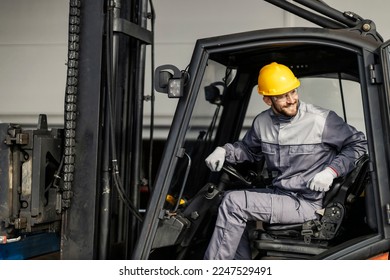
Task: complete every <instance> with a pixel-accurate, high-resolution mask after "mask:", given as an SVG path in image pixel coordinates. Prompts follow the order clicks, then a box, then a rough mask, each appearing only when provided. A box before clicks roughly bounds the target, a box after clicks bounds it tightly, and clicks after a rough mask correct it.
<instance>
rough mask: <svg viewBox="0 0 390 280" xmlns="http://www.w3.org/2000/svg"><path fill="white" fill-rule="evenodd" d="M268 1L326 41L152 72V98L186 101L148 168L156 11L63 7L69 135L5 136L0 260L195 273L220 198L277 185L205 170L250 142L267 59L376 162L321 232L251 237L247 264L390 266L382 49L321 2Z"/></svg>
mask: <svg viewBox="0 0 390 280" xmlns="http://www.w3.org/2000/svg"><path fill="white" fill-rule="evenodd" d="M266 1H267V2H269V3H271V4H273V5H276V6H279V7H280V8H282V9H284V10H286V11H289V12H291V13H294V14H296V15H298V16H301V17H303V18H305V19H307V20H309V21H312V22H313V23H316V24H317V25H319V26H320V27H316V28H314V27H312V28H307V27H305V28H300V27H296V28H275V29H266V30H258V31H252V32H245V33H239V34H232V35H225V36H218V37H215V38H206V39H200V40H198V41H197V43H196V46H195V48H194V52H193V56H192V59H191V62H190V64H189V66H188V68H187V69H186V70H183V71H180V70H179V69H177V68H176V67H174V66H172V65H163V66H160V67H157V68H156V70H155V72H154V75H152V76H154V86H155V89H156V90H157V91H160V92H165V93H167V95H168V96H169V97H173V98H179V101H178V105H177V108H176V112H175V115H174V119H173V122H172V125H171V128H170V132H169V136H168V139H167V141H166V142H165V143H164V150H163V154H162V155H161V156H160V155H159V156H158V157H157V159H156V158H153V156H155V155H156V153H155V152H154V150H153V144H154V143H153V137H152V136H153V133H152V132H153V124H152V123H151V137H150V139H149V140H147V141H145V140H144V139H142V133H141V131H142V128H143V127H144V123H143V119H142V116H143V108H144V107H143V106H144V105H143V104H144V102H146V101H150V104H152V109H153V99H154V96H153V93H151V94H150V95H148V94H145V93H144V75H145V56H146V48H147V47H148V46H149V47H151V53H152V54H153V26H154V10H153V5H152V2H151V1H149V2H148V1H142V0H138V1H136V0H133V1H131V0H128V1H125V0H122V1H120V0H116V1H115V0H114V1H112V0H109V1H104V0H70V9H69V11H70V16H69V52H68V76H67V80H66V81H67V84H66V92H65V103H64V104H65V116H64V127H62V128H55V129H54V128H53V129H50V128H49V126H48V124H47V122H48V121H47V120H46V117H45V116H44V115H41V116H40V117H39V120H38V126H37V128H36V129H35V130H34V129H30V130H26V129H23V128H21V127H20V126H19V125H16V124H1V125H0V136H1V139H2V140H3V142H2V143H1V146H0V158H1V163H0V166H1V170H0V172H1V174H2V176H1V178H0V243H2V244H0V259H12V258H39V257H42V256H46V257H47V256H48V255H49V256H52V257H53V258H59V259H201V258H202V257H203V253H204V250H205V248H206V246H207V244H208V240H209V238H210V235H211V232H212V230H213V228H214V222H215V217H216V211H217V207H218V203H219V201H220V199H221V197H222V196H223V193H224V192H225V191H227V190H229V189H232V188H240V187H245V188H255V187H261V186H262V185H264V184H267V183H269V181H270V180H272V172H268V170H267V168H266V164H264V163H256V164H249V163H248V164H246V163H245V164H242V165H241V164H240V165H237V166H225V167H224V170H223V171H222V172H220V173H211V172H209V170H208V169H207V168H206V166H205V164H204V159H205V157H206V156H207V155H208V154H209V153H210V152H211V151H212V150H213V149H214V148H215V147H216V146H218V145H223V144H224V143H226V142H231V141H235V140H237V139H239V138H240V137H241V135H242V133H243V132H245V129H247V128H248V125H249V124H250V122H251V119H252V118H253V116H252V115H251V114H250V111H251V110H250V108H251V106H253V104H255V101H254V100H253V98H254V96H256V95H255V94H252V93H253V89H254V88H255V86H256V81H257V75H258V70H259V69H260V68H261V66H262V65H265V64H266V63H269V62H271V61H278V62H280V63H284V64H286V65H289V66H290V67H293V68H294V72H295V74H296V75H297V76H298V77H299V78H300V79H301V80H302V85H303V88H305V85H307V87H308V88H310V85H312V84H313V83H312V82H313V81H315V83H319V82H320V83H323V84H321V85H325V86H323V88H324V89H326V90H325V91H323V92H320V94H318V95H310V94H308V95H304V94H302V97H301V98H308V99H310V100H311V101H313V102H314V103H315V102H318V103H320V105H326V106H328V107H330V108H332V109H334V110H336V111H337V112H338V113H340V114H341V115H342V116H344V119H345V120H346V121H348V122H351V123H353V124H356V125H358V126H361V128H362V129H363V130H364V131H365V134H366V136H367V140H368V144H369V154H368V157H367V158H365V159H364V160H362V164H361V165H359V168H357V170H356V171H354V172H352V173H351V175H350V176H349V177H347V178H342V180H341V181H338V182H336V184H335V186H333V190H334V191H333V192H331V193H332V195H329V199H328V201H329V203H327V205H329V208H326V209H324V218H323V219H321V220H319V221H309V222H310V223H306V224H303V225H278V228H276V227H273V225H262V227H258V226H257V225H256V226H255V227H254V230H253V232H251V239H252V241H253V242H252V243H253V252H254V254H253V255H254V258H256V259H263V258H282V259H286V258H288V259H289V258H291V259H367V258H373V257H375V256H377V255H381V254H388V251H389V248H390V241H389V238H390V187H389V186H390V184H389V179H390V171H389V170H390V169H389V166H388V164H389V160H390V153H389V149H388V144H387V143H389V140H390V139H389V137H390V131H389V128H390V117H389V116H390V114H389V94H388V93H389V90H390V88H389V79H390V76H389V73H390V72H389V70H390V68H389V67H390V55H389V48H388V45H389V43H383V40H382V38H381V36H380V35H379V34H378V33H377V32H376V27H375V24H374V22H372V21H371V20H366V19H363V18H361V17H359V16H358V15H356V14H354V13H352V12H345V13H341V12H339V11H337V10H334V9H333V8H331V7H329V6H327V5H326V4H324V3H323V2H322V1H308V0H299V1H298V0H297V1H295V2H297V3H298V4H299V5H296V4H293V3H292V2H290V1H284V0H266ZM311 10H314V11H311ZM148 26H149V27H150V28H148ZM152 61H153V59H152ZM152 64H153V63H152ZM152 69H154V65H152ZM305 81H307V82H305ZM317 88H318V89H319V88H320V87H317ZM318 91H320V90H318ZM327 100H328V101H329V100H331V101H332V102H330V103H327ZM335 100H336V101H335ZM355 101H358V102H357V103H356V102H355ZM252 109H253V108H252ZM152 112H153V110H152ZM152 119H153V117H152ZM152 158H153V162H152V161H151V160H152ZM156 162H159V165H158V169H157V170H154V168H153V165H152V163H154V164H155V163H156ZM141 204H143V205H142V207H143V206H145V207H146V206H147V208H146V212H145V213H143V212H140V211H139V209H140V208H141ZM286 233H287V234H286Z"/></svg>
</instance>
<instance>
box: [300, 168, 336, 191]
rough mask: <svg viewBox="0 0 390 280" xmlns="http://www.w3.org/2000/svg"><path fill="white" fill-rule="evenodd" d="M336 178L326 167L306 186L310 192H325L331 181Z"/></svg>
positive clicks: (331, 170)
mask: <svg viewBox="0 0 390 280" xmlns="http://www.w3.org/2000/svg"><path fill="white" fill-rule="evenodd" d="M336 177H337V174H336V172H335V171H334V170H333V169H332V168H330V167H327V168H325V169H324V170H323V171H321V172H319V173H317V174H316V175H315V176H314V177H313V179H311V180H310V181H309V182H308V183H307V185H308V188H309V189H311V190H312V191H318V192H327V191H329V188H330V186H331V185H332V183H333V179H334V178H336Z"/></svg>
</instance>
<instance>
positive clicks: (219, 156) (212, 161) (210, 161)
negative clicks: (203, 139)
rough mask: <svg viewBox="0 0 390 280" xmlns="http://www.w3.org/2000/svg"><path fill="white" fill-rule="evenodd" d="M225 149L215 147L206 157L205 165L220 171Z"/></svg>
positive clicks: (212, 169)
mask: <svg viewBox="0 0 390 280" xmlns="http://www.w3.org/2000/svg"><path fill="white" fill-rule="evenodd" d="M225 155H226V150H225V149H224V148H222V147H217V148H215V150H214V152H212V153H211V154H210V155H209V156H208V157H207V158H206V159H205V162H206V165H207V167H208V168H210V170H211V171H221V169H222V166H223V163H224V162H225Z"/></svg>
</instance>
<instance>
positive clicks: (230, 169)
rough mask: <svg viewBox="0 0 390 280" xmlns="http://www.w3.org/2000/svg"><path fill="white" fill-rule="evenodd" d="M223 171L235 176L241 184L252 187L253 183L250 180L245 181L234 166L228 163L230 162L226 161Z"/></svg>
mask: <svg viewBox="0 0 390 280" xmlns="http://www.w3.org/2000/svg"><path fill="white" fill-rule="evenodd" d="M222 169H223V170H224V171H225V172H226V173H228V174H230V175H232V176H234V177H235V178H237V179H239V180H240V181H241V182H243V183H244V184H246V185H248V186H252V182H251V181H249V180H247V179H245V178H244V177H243V176H242V175H241V174H240V173H239V172H238V171H237V169H236V168H234V167H233V165H232V164H230V163H228V162H226V161H225V163H224V164H223V166H222Z"/></svg>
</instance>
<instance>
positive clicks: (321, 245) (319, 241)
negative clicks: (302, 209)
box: [254, 154, 369, 256]
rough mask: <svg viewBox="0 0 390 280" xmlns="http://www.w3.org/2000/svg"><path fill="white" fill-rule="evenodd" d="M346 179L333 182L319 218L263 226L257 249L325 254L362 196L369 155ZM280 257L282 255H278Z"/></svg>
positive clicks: (301, 253) (256, 241)
mask: <svg viewBox="0 0 390 280" xmlns="http://www.w3.org/2000/svg"><path fill="white" fill-rule="evenodd" d="M355 166H356V167H355V168H354V169H353V170H352V171H351V172H350V173H348V174H347V175H346V176H345V177H340V178H337V179H335V180H334V182H333V184H332V186H331V189H330V190H329V191H328V192H327V193H326V195H325V198H324V209H322V211H320V212H319V214H320V218H319V219H315V220H310V221H306V222H304V223H297V224H266V223H264V224H263V228H262V229H261V230H260V231H259V233H258V235H257V238H256V239H255V240H254V247H255V248H256V249H259V250H265V251H269V250H270V251H285V252H290V253H293V254H294V253H295V254H299V255H306V256H310V255H317V254H319V253H321V252H323V251H325V250H326V249H327V248H328V246H329V242H328V241H330V240H332V239H334V238H335V237H336V236H337V235H338V233H339V230H340V226H341V224H342V222H343V221H344V220H345V218H346V217H347V215H348V210H349V209H350V207H351V206H352V205H353V204H354V202H355V200H356V199H357V198H358V197H359V196H360V195H361V194H362V193H363V191H364V189H365V186H366V185H367V182H368V180H369V176H368V175H369V172H368V155H367V154H365V155H363V156H362V157H360V158H359V159H358V160H357V161H356V164H355ZM279 255H280V254H279Z"/></svg>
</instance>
